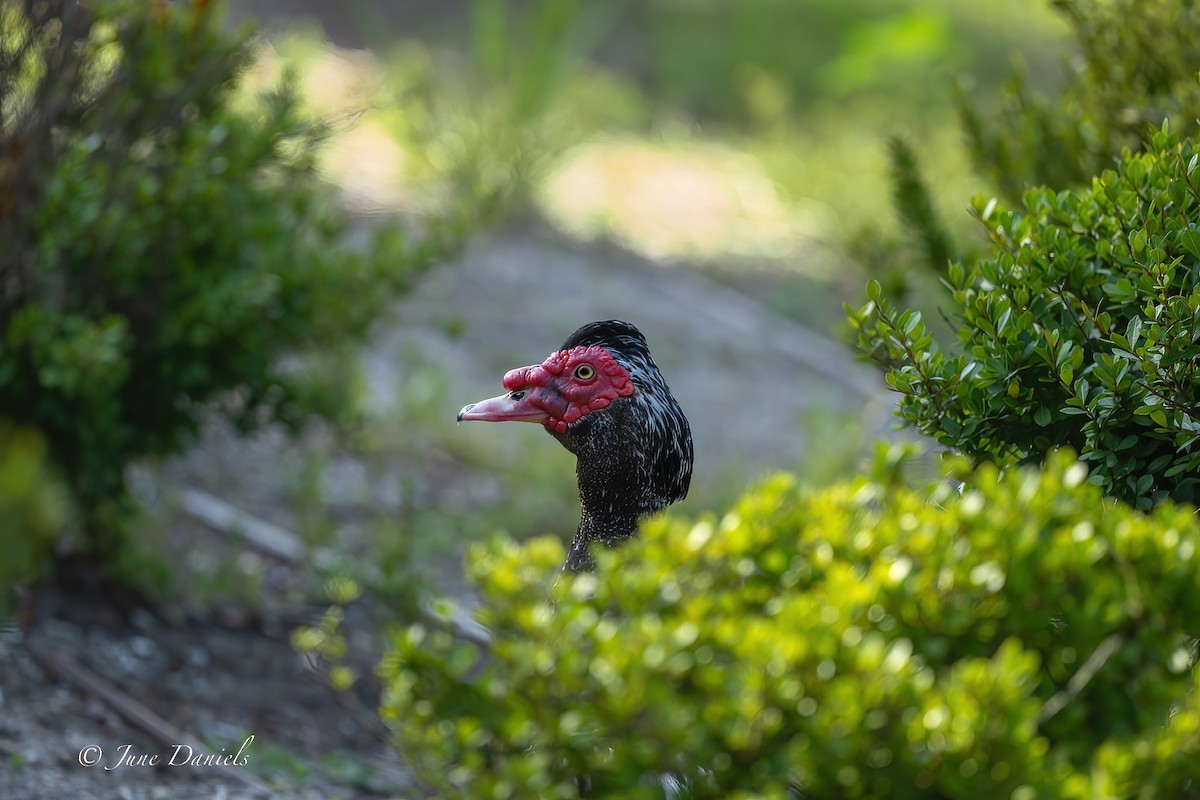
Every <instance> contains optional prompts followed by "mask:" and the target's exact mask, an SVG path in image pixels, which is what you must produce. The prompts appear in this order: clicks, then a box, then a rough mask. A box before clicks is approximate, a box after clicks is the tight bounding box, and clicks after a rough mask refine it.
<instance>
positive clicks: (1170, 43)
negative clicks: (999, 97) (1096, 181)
mask: <svg viewBox="0 0 1200 800" xmlns="http://www.w3.org/2000/svg"><path fill="white" fill-rule="evenodd" d="M1054 5H1055V6H1056V7H1057V8H1058V9H1059V10H1060V11H1061V12H1062V13H1063V15H1064V16H1065V18H1066V19H1067V21H1068V22H1069V24H1070V26H1071V32H1072V37H1073V39H1074V41H1075V44H1076V47H1077V49H1078V55H1077V56H1075V57H1074V58H1072V59H1071V61H1070V62H1069V65H1068V75H1067V83H1066V86H1065V87H1064V89H1063V91H1062V95H1061V97H1059V98H1056V99H1053V100H1046V99H1043V98H1041V97H1039V96H1037V95H1036V94H1035V93H1034V92H1033V91H1032V90H1031V89H1030V88H1029V85H1028V79H1027V76H1026V75H1025V74H1024V72H1023V70H1018V71H1017V72H1016V74H1014V76H1013V78H1012V81H1011V83H1010V85H1009V88H1008V90H1007V92H1006V93H1005V96H1004V98H1003V107H1002V113H999V114H996V115H995V117H994V119H993V121H992V122H991V123H988V122H985V120H984V114H983V113H982V112H981V111H980V109H979V108H978V107H977V106H976V105H975V104H974V103H973V102H972V101H971V99H970V98H969V97H968V96H967V93H966V92H965V91H960V92H959V108H960V112H961V116H962V120H963V124H964V127H965V129H966V132H967V135H968V139H969V141H970V145H971V150H972V154H973V156H974V158H975V160H976V162H977V163H978V164H979V165H980V167H981V168H982V169H983V170H984V171H985V172H986V173H987V174H989V175H990V176H991V177H992V178H993V179H994V180H995V181H996V182H997V185H998V186H1000V187H1001V188H1002V189H1003V191H1004V192H1005V193H1006V195H1007V196H1008V197H1009V199H1010V200H1012V201H1014V202H1015V201H1016V200H1017V199H1018V198H1020V196H1021V194H1022V192H1024V191H1025V189H1026V188H1027V187H1029V186H1035V185H1040V184H1045V185H1049V186H1053V187H1055V188H1059V189H1062V188H1068V187H1072V186H1078V185H1080V184H1083V183H1086V182H1087V181H1088V180H1090V179H1091V177H1092V176H1093V175H1098V174H1099V173H1100V172H1101V171H1102V170H1105V169H1108V168H1110V167H1111V166H1112V162H1113V159H1114V158H1115V157H1116V156H1117V155H1118V154H1119V153H1120V152H1121V151H1122V150H1123V149H1124V148H1126V147H1128V148H1132V149H1134V150H1137V149H1140V148H1141V147H1142V146H1143V145H1144V143H1145V141H1146V136H1147V132H1148V131H1149V130H1151V129H1152V128H1157V127H1158V126H1160V125H1161V124H1162V123H1163V120H1164V119H1169V121H1170V124H1171V128H1172V129H1173V130H1175V131H1176V132H1177V133H1179V134H1180V135H1181V136H1185V137H1186V136H1191V135H1192V134H1193V133H1194V132H1195V131H1196V130H1197V127H1196V126H1197V117H1200V84H1198V83H1197V80H1196V73H1197V71H1200V36H1197V31H1198V30H1200V5H1197V4H1196V3H1195V2H1193V0H1056V2H1055V3H1054Z"/></svg>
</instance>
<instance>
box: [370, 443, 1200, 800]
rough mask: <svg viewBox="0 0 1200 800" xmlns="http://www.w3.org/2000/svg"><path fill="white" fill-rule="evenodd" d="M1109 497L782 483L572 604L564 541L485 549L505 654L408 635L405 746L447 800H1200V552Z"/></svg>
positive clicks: (397, 668) (1066, 464) (495, 634)
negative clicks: (1197, 668)
mask: <svg viewBox="0 0 1200 800" xmlns="http://www.w3.org/2000/svg"><path fill="white" fill-rule="evenodd" d="M1085 475H1086V470H1085V469H1084V467H1083V466H1082V465H1079V464H1075V463H1073V462H1072V460H1071V459H1070V458H1068V457H1066V456H1064V455H1059V456H1056V457H1054V458H1052V459H1051V460H1050V462H1049V464H1048V466H1047V468H1046V470H1045V471H1044V472H1038V471H1035V470H1033V469H1027V470H1020V471H1017V470H1011V471H1008V472H1001V471H1000V470H999V469H998V468H996V467H994V466H984V467H982V468H980V469H979V470H978V472H977V473H976V474H975V475H974V476H972V477H971V478H970V479H969V488H967V489H965V490H964V491H962V492H958V491H955V490H954V489H953V488H951V484H950V483H948V482H943V483H942V484H940V485H938V486H936V487H935V488H932V489H930V490H926V491H914V490H911V489H908V488H905V487H903V486H900V485H894V484H890V483H879V482H876V481H872V480H868V479H865V478H864V479H859V480H857V481H855V482H852V483H849V484H844V485H840V486H835V487H832V488H829V489H824V490H817V491H814V490H805V489H803V488H801V487H799V486H797V485H796V484H795V482H794V481H793V480H792V479H790V478H786V477H779V478H776V479H773V480H771V481H768V482H767V483H766V484H765V485H763V486H762V487H761V488H759V489H757V490H755V491H752V492H750V493H749V494H747V495H746V496H745V497H744V498H743V499H742V501H741V502H740V503H739V504H738V505H737V506H736V507H735V508H734V509H733V510H732V512H731V513H729V514H728V515H727V516H725V517H724V518H723V519H721V520H719V521H716V520H704V521H701V522H699V523H697V524H694V525H689V524H686V523H684V522H683V521H680V520H673V519H660V520H657V521H655V522H653V523H652V524H650V525H648V526H647V529H646V531H645V535H644V537H642V538H641V539H639V540H638V541H635V542H633V543H631V544H630V545H628V546H626V547H625V548H623V549H621V550H619V551H615V552H614V551H604V552H602V553H599V554H598V555H599V561H600V569H599V571H598V572H597V573H596V574H594V575H583V576H578V577H570V576H565V575H564V576H562V577H561V578H559V581H560V584H561V585H560V586H558V587H557V588H556V591H555V593H554V595H555V596H554V599H553V600H552V601H551V602H547V586H548V582H549V581H550V580H552V579H553V576H554V573H555V569H556V566H557V564H558V563H559V560H560V559H561V557H562V553H561V546H560V545H559V544H558V543H557V542H556V541H555V540H538V541H534V542H530V543H529V544H527V545H525V546H523V547H518V546H516V545H514V544H512V543H509V542H500V543H494V544H492V545H490V546H488V547H482V546H481V547H479V548H477V549H476V552H475V553H474V557H473V560H472V565H471V569H472V573H473V576H474V579H475V580H476V581H477V582H478V583H479V588H480V592H481V595H482V609H481V611H480V619H481V621H483V622H484V623H485V624H486V625H487V626H488V627H489V628H490V630H491V635H492V642H491V645H490V647H489V649H488V652H487V654H486V655H484V654H481V653H480V652H478V651H477V650H476V648H475V647H473V646H471V645H468V644H465V643H463V642H460V641H458V640H456V639H455V638H454V636H453V635H451V634H450V633H448V632H446V631H443V630H439V629H437V628H434V627H430V626H413V627H410V628H408V629H407V630H406V631H404V632H403V633H401V634H400V635H398V637H397V639H396V642H395V652H394V654H393V656H392V657H391V658H390V660H389V661H388V662H387V664H386V665H385V668H384V676H385V679H386V680H387V681H388V684H389V688H388V691H387V694H386V697H385V700H384V716H385V719H386V720H387V721H388V722H389V724H390V725H391V726H392V727H393V728H394V730H395V734H396V741H397V747H398V748H399V749H400V750H401V752H402V753H404V754H405V755H406V756H409V757H411V759H412V761H413V764H414V766H415V767H416V769H417V771H418V773H419V775H420V776H421V777H422V778H423V779H424V780H425V781H426V782H427V783H428V784H429V785H430V786H431V787H433V788H434V789H436V791H437V792H438V795H439V796H442V797H543V798H570V797H613V798H615V797H621V798H654V797H662V796H663V789H662V787H661V786H660V785H659V776H662V775H663V774H664V773H673V774H675V775H676V776H678V777H679V778H680V779H682V780H684V781H685V782H686V784H687V786H686V787H685V788H684V789H683V790H682V794H681V796H684V797H720V798H731V797H745V798H749V797H777V798H782V797H788V796H794V795H790V794H789V791H790V790H792V789H793V787H799V788H800V789H801V790H802V791H803V792H804V796H811V797H814V798H849V797H876V798H884V797H886V798H910V797H911V798H923V799H928V798H978V797H989V798H991V797H1005V798H1009V797H1012V798H1033V797H1039V798H1055V797H1061V798H1085V797H1094V796H1111V797H1134V796H1139V797H1151V796H1153V797H1172V798H1184V797H1200V784H1197V781H1196V778H1195V774H1196V773H1195V771H1194V766H1193V765H1194V763H1195V762H1194V758H1195V754H1196V753H1197V751H1198V749H1200V727H1198V726H1200V707H1197V702H1196V694H1195V691H1194V689H1195V685H1194V676H1193V673H1192V670H1191V668H1190V653H1189V651H1188V650H1187V648H1186V646H1185V645H1184V641H1183V634H1184V632H1185V631H1187V630H1188V626H1189V625H1194V621H1195V619H1196V618H1197V617H1196V615H1197V614H1198V613H1200V594H1198V593H1197V592H1196V586H1197V585H1198V581H1200V553H1197V549H1196V548H1197V545H1198V544H1200V525H1198V524H1197V522H1196V520H1195V518H1194V515H1193V512H1192V510H1191V509H1188V508H1182V507H1175V506H1172V505H1170V504H1164V505H1162V506H1160V507H1159V508H1158V509H1156V510H1155V511H1154V512H1153V514H1152V515H1145V514H1142V513H1140V512H1137V511H1134V510H1132V509H1130V508H1128V507H1127V506H1123V505H1120V504H1119V503H1117V502H1115V501H1112V500H1110V499H1105V498H1104V497H1103V495H1102V493H1101V491H1100V490H1099V489H1098V488H1097V487H1095V486H1092V485H1089V484H1087V483H1086V481H1085V480H1084V477H1085ZM1173 704H1178V705H1173ZM1101 789H1103V790H1104V792H1103V793H1101Z"/></svg>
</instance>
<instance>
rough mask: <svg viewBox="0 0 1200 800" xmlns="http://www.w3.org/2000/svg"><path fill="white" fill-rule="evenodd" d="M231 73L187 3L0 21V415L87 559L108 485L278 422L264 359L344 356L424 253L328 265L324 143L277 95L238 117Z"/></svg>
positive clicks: (383, 252) (298, 389)
mask: <svg viewBox="0 0 1200 800" xmlns="http://www.w3.org/2000/svg"><path fill="white" fill-rule="evenodd" d="M249 52H250V51H249V45H248V38H247V34H246V33H245V32H243V33H241V34H238V35H233V36H231V35H230V34H228V33H227V32H226V31H225V28H224V25H223V22H222V18H221V14H220V13H219V12H218V11H217V10H215V8H214V7H213V6H210V5H209V4H208V3H205V2H195V3H173V4H168V3H144V2H134V1H133V0H97V2H92V3H88V4H87V7H86V8H84V7H82V6H81V5H79V4H76V3H71V2H62V1H60V0H53V1H52V2H33V0H24V1H23V2H5V3H3V4H2V5H0V125H2V127H0V287H2V289H0V332H2V333H0V415H3V416H6V417H8V418H10V419H12V420H13V421H14V422H16V423H19V424H21V425H24V426H28V427H31V428H34V429H37V430H38V431H40V432H41V434H42V435H43V436H44V438H45V440H46V442H47V444H48V446H49V451H50V454H51V456H52V459H53V462H54V463H55V464H56V465H57V466H58V467H59V468H60V469H61V471H62V473H63V475H64V476H65V478H66V480H67V482H68V484H69V487H70V490H71V492H72V494H73V495H74V497H75V500H76V502H77V505H78V507H79V510H80V514H81V521H82V525H83V528H84V531H85V533H86V536H85V539H84V544H85V545H86V546H87V547H89V548H92V549H95V550H99V551H101V552H102V553H111V552H112V551H113V550H114V549H116V548H117V547H118V546H119V543H120V541H121V535H120V534H121V530H122V527H123V523H124V521H125V520H126V519H127V518H128V514H129V511H130V509H131V502H130V500H129V496H128V494H127V492H126V490H125V483H124V468H125V466H126V465H127V464H128V463H130V462H131V461H132V460H134V459H138V458H142V457H146V456H159V455H163V454H169V453H173V452H175V451H177V450H179V449H180V448H181V447H182V445H183V444H184V443H186V442H187V441H188V440H189V438H190V437H191V436H192V435H193V434H194V433H195V432H196V430H197V427H198V425H199V424H200V423H201V422H202V420H203V419H205V417H206V415H208V414H210V413H211V411H212V409H213V408H214V407H219V408H220V410H222V411H223V412H225V413H227V414H229V415H230V416H231V417H232V418H234V419H235V420H236V421H237V422H238V423H239V424H242V425H245V426H251V425H256V424H260V423H263V422H266V421H271V420H275V421H282V422H285V423H288V424H295V423H296V422H298V421H299V420H300V419H301V418H302V417H303V416H304V414H305V413H306V412H307V411H310V410H314V409H313V408H312V406H313V405H314V404H315V402H316V401H317V400H319V399H320V393H313V392H307V393H306V391H305V389H304V387H305V370H304V369H297V368H296V363H297V362H296V361H295V360H294V359H290V360H289V359H285V356H291V355H294V354H297V353H301V352H304V351H306V350H309V349H314V348H315V349H330V348H335V347H337V346H338V344H339V343H342V342H345V341H346V340H347V339H348V338H353V337H355V336H358V335H361V334H363V333H364V332H365V331H366V329H367V326H368V325H369V323H370V322H371V321H372V320H373V319H374V318H375V317H377V316H378V315H379V314H380V313H381V312H382V310H383V309H384V308H385V305H386V303H387V302H388V301H389V299H390V298H391V297H393V296H394V295H395V294H396V293H397V292H399V291H401V290H403V288H404V287H405V285H406V282H407V281H408V280H409V279H410V277H411V276H412V274H413V270H414V268H415V267H417V266H419V265H421V264H423V263H425V262H426V261H428V259H429V256H430V254H431V252H432V249H431V248H429V247H427V246H425V245H422V246H421V247H415V246H414V247H412V248H405V247H402V246H401V242H400V237H399V236H398V233H397V231H396V230H395V229H394V228H387V229H385V230H384V231H383V232H382V233H380V234H379V236H378V238H377V239H376V241H375V242H374V243H373V244H372V246H371V247H369V248H368V249H366V250H365V251H360V250H355V249H351V248H349V247H347V246H346V245H345V244H344V235H345V233H346V232H347V228H348V221H347V219H346V218H345V217H344V216H343V215H342V214H341V212H340V211H338V210H337V209H336V207H335V203H334V201H333V198H332V196H331V194H330V193H328V192H326V191H325V190H324V188H323V187H322V185H321V184H320V182H319V181H318V179H317V177H316V176H315V173H314V169H313V167H314V156H315V153H316V151H317V148H318V147H319V146H320V143H321V140H322V137H323V135H324V133H325V131H324V128H323V127H322V125H321V124H319V123H317V122H315V121H313V120H312V119H309V118H308V117H306V115H305V114H304V113H303V112H302V110H301V109H300V107H299V103H298V100H297V98H296V96H295V95H294V93H293V92H292V91H291V90H290V89H289V88H288V87H287V86H286V85H284V86H281V87H279V88H278V89H276V90H275V91H273V92H272V93H270V94H268V95H265V96H263V97H259V98H251V97H248V96H247V95H248V93H247V92H246V91H243V90H242V89H241V88H240V76H241V75H242V73H243V70H244V68H245V67H246V66H247V61H248V57H249ZM428 241H429V242H431V243H432V242H433V241H434V239H433V238H431V239H430V240H428ZM315 410H319V411H325V412H327V413H332V412H333V411H335V410H336V409H331V408H329V407H325V408H323V409H315Z"/></svg>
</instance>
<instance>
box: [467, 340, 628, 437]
mask: <svg viewBox="0 0 1200 800" xmlns="http://www.w3.org/2000/svg"><path fill="white" fill-rule="evenodd" d="M504 388H505V389H508V394H505V395H501V396H499V397H493V398H490V399H488V400H482V401H480V402H478V403H472V404H471V405H468V406H466V407H464V408H463V410H462V411H460V412H459V413H458V419H459V421H460V422H461V421H462V420H484V421H488V422H503V421H506V420H520V421H524V422H540V423H542V425H544V426H545V428H546V430H548V431H557V432H558V433H566V432H567V428H568V426H570V425H571V424H572V423H575V422H578V421H579V420H580V419H583V418H584V417H585V416H587V415H588V414H590V413H591V412H593V411H599V410H600V409H602V408H607V407H608V405H609V404H610V403H612V402H613V401H614V400H616V399H617V398H619V397H628V396H629V395H631V394H633V393H634V390H635V387H634V385H633V381H632V380H630V377H629V372H628V371H627V370H626V369H625V368H624V367H623V366H621V364H620V363H619V362H618V361H617V360H616V359H615V358H613V357H612V355H610V354H609V352H608V351H607V350H605V349H604V348H603V347H599V346H595V345H593V346H590V347H576V348H573V349H571V350H560V351H559V352H557V353H551V354H550V356H549V357H548V358H547V359H546V360H545V361H543V362H542V363H541V364H533V365H531V366H528V367H519V368H517V369H513V370H509V372H508V373H507V374H506V375H505V376H504Z"/></svg>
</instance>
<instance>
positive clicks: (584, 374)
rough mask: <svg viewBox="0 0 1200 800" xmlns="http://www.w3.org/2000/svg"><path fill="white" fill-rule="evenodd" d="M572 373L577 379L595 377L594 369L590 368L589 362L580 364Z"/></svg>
mask: <svg viewBox="0 0 1200 800" xmlns="http://www.w3.org/2000/svg"><path fill="white" fill-rule="evenodd" d="M572 374H573V376H574V378H575V380H577V381H590V380H591V379H592V378H594V377H596V370H595V369H593V368H592V365H591V364H580V365H579V366H578V367H576V368H575V372H574V373H572Z"/></svg>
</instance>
